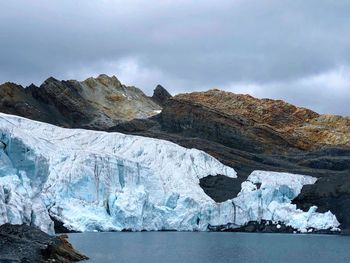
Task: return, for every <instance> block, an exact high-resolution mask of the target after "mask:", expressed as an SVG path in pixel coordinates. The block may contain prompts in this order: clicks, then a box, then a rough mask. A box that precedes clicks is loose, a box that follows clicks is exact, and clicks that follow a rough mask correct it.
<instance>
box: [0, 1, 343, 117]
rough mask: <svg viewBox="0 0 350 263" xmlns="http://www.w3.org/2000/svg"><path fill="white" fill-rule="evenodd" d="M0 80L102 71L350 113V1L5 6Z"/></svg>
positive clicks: (130, 79)
mask: <svg viewBox="0 0 350 263" xmlns="http://www.w3.org/2000/svg"><path fill="white" fill-rule="evenodd" d="M0 10H1V15H0V82H1V83H2V82H5V81H12V82H17V83H20V84H22V85H28V84H30V83H32V82H33V83H35V84H37V85H39V84H40V83H41V82H42V81H44V80H45V79H46V78H48V77H49V76H54V77H56V78H58V79H72V78H73V79H78V80H83V79H85V78H87V77H90V76H97V75H98V74H100V73H105V74H109V75H116V76H117V77H118V78H119V79H120V80H121V81H122V82H123V83H125V84H127V85H135V86H137V87H139V88H141V89H143V90H144V91H145V92H146V93H147V94H151V93H152V90H153V88H154V87H155V86H156V85H157V84H158V83H159V84H162V85H163V86H164V87H165V88H167V89H168V90H169V91H170V92H171V93H172V94H176V93H179V92H190V91H193V90H207V89H210V88H220V89H225V90H228V91H232V92H236V93H248V94H251V95H253V96H257V97H269V98H278V99H284V100H286V101H288V102H291V103H294V104H296V105H299V106H305V107H309V108H311V109H314V110H316V111H318V112H321V113H334V114H342V115H350V15H349V14H350V1H349V0H307V1H306V0H290V1H287V0H274V1H272V0H264V1H262V0H225V1H224V0H211V1H209V0H201V1H199V0H173V1H170V0H144V1H137V0H125V1H112V0H88V1H87V0H50V1H48V0H31V1H27V0H0Z"/></svg>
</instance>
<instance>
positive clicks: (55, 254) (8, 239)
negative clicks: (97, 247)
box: [0, 224, 88, 263]
mask: <svg viewBox="0 0 350 263" xmlns="http://www.w3.org/2000/svg"><path fill="white" fill-rule="evenodd" d="M67 238H68V237H67V236H66V235H61V236H49V235H47V234H46V233H44V232H42V231H40V230H39V229H36V228H33V227H30V226H27V225H10V224H4V225H1V226H0V262H13V263H15V262H21V263H23V262H28V263H29V262H31V263H32V262H33V263H37V262H59V263H68V262H73V261H81V260H86V259H88V257H86V256H84V255H82V254H80V253H79V252H78V251H76V250H75V249H74V248H73V247H72V245H71V244H70V243H69V242H68V241H67Z"/></svg>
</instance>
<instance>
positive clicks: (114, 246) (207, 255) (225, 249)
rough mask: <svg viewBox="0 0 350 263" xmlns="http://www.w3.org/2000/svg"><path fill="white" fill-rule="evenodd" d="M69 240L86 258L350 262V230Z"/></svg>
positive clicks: (116, 235)
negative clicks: (347, 232)
mask: <svg viewBox="0 0 350 263" xmlns="http://www.w3.org/2000/svg"><path fill="white" fill-rule="evenodd" d="M69 240H70V241H71V243H72V244H73V245H74V246H75V247H76V248H77V249H78V250H80V251H81V252H83V253H85V254H86V255H87V256H89V257H90V258H91V260H89V261H87V262H102V263H109V262H113V263H123V262H132V263H137V262H143V263H157V262H166V263H171V262H189V263H195V262H201V263H205V262H235V263H240V262H248V263H255V262H257V263H263V262H268V263H274V262H281V263H288V262H297V263H303V262H306V263H314V262H315V263H316V262H317V263H323V262H332V263H342V262H347V263H348V262H350V236H329V235H292V234H250V233H198V232H195V233H187V232H141V233H82V234H70V235H69Z"/></svg>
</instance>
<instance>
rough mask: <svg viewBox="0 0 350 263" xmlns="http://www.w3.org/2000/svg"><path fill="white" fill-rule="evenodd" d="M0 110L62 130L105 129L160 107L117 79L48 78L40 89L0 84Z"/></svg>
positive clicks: (148, 115) (142, 115) (151, 113)
mask: <svg viewBox="0 0 350 263" xmlns="http://www.w3.org/2000/svg"><path fill="white" fill-rule="evenodd" d="M0 96H1V97H0V111H1V112H4V113H9V114H16V115H19V116H23V117H28V118H31V119H35V120H40V121H44V122H48V123H52V124H56V125H61V126H65V127H79V128H83V127H84V128H91V129H102V130H103V129H107V128H109V127H111V126H113V125H115V124H116V123H118V122H120V121H129V120H132V119H135V118H147V117H150V116H152V115H155V114H157V113H159V111H160V110H161V107H160V106H159V105H158V104H157V103H156V102H154V101H153V100H152V99H151V98H149V97H147V96H146V95H145V94H144V93H143V92H142V91H141V90H139V89H137V88H135V87H127V86H125V85H123V84H121V83H120V82H119V80H118V79H117V78H116V77H114V76H113V77H108V76H106V75H100V76H98V77H97V78H88V79H86V80H85V81H82V82H79V81H76V80H68V81H59V80H56V79H54V78H49V79H47V80H46V81H45V82H44V83H43V84H42V85H41V86H40V87H36V86H34V85H31V86H29V87H27V88H22V87H21V86H19V85H16V84H13V83H5V84H3V85H0Z"/></svg>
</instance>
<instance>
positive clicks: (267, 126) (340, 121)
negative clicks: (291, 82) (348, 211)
mask: <svg viewBox="0 0 350 263" xmlns="http://www.w3.org/2000/svg"><path fill="white" fill-rule="evenodd" d="M172 103H179V104H183V105H192V106H198V107H200V108H201V109H202V110H203V111H207V112H214V113H217V114H219V115H224V116H225V120H226V122H228V120H233V119H237V118H238V119H241V120H245V121H246V122H245V123H244V126H245V127H243V128H246V129H253V130H252V131H251V132H249V133H248V134H249V135H251V134H252V133H253V136H254V135H257V136H258V137H260V139H261V140H262V139H264V138H265V137H268V134H263V133H262V134H260V131H263V130H264V131H266V132H268V133H270V134H275V135H277V136H279V137H280V138H281V139H282V140H283V141H285V142H287V143H288V145H289V146H290V147H294V148H298V149H302V150H310V149H317V148H320V147H322V146H325V145H337V146H338V145H343V146H350V117H348V118H345V117H340V116H333V115H320V114H318V113H316V112H313V111H311V110H309V109H305V108H299V107H296V106H294V105H291V104H289V103H286V102H284V101H281V100H271V99H256V98H253V97H251V96H249V95H237V94H233V93H230V92H225V91H220V90H210V91H207V92H194V93H190V94H180V95H178V96H176V97H175V98H174V99H173V102H172ZM173 108H174V107H173ZM180 114H181V113H180ZM180 125H181V124H180ZM259 135H260V136H259ZM265 139H266V138H265ZM272 143H273V144H276V141H272Z"/></svg>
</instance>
